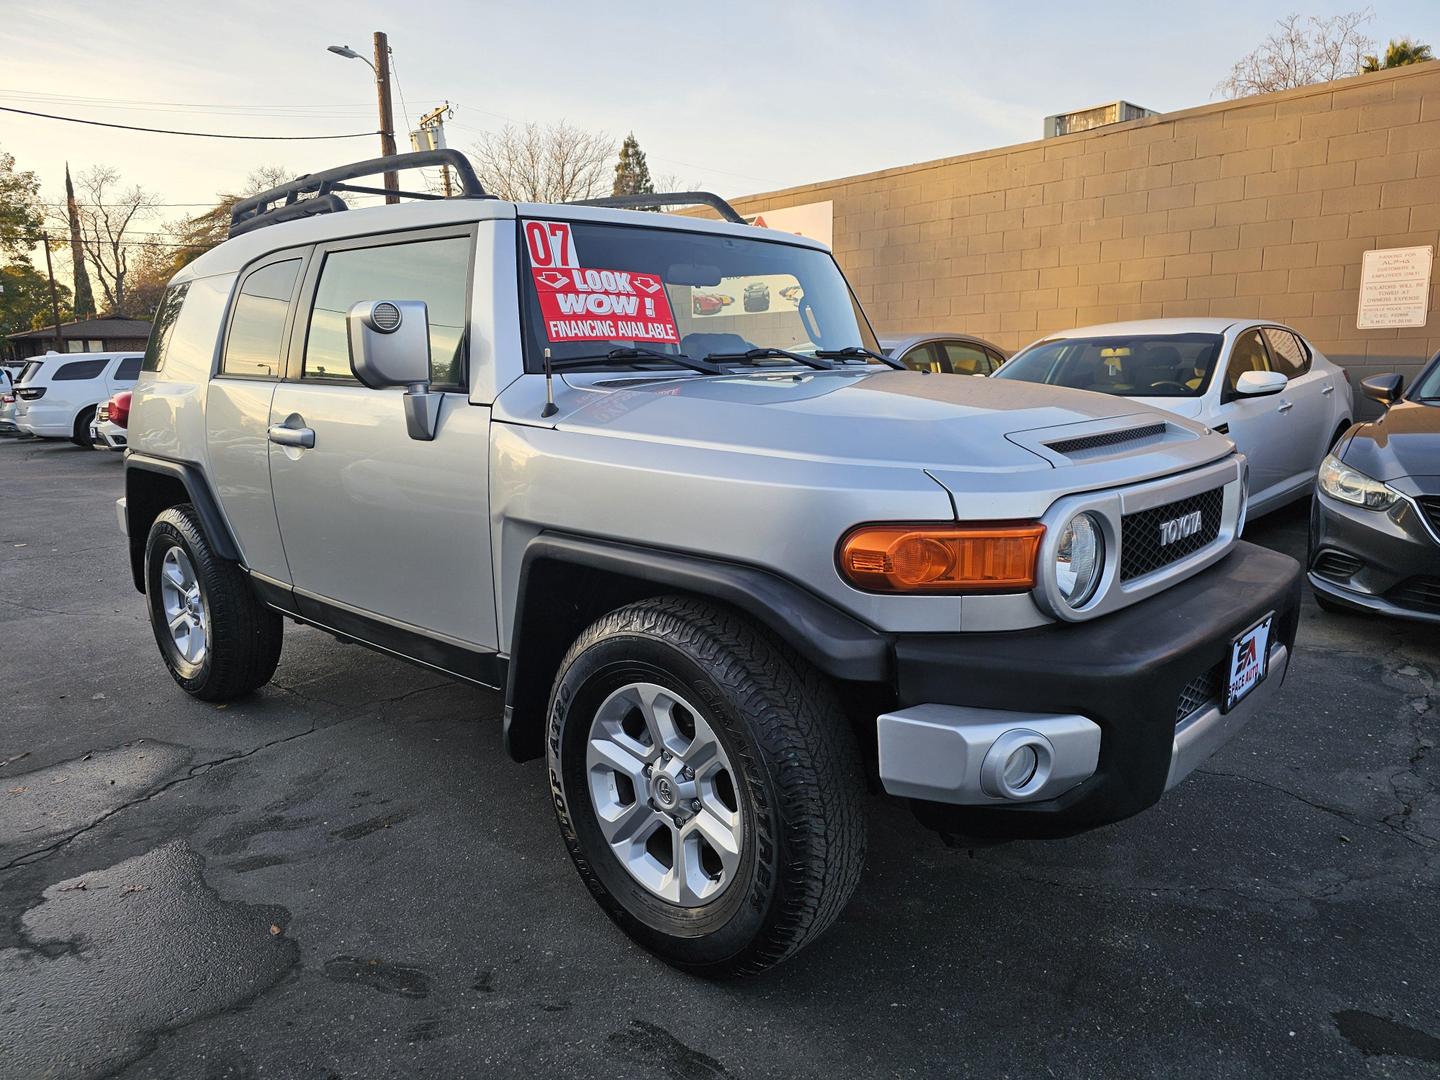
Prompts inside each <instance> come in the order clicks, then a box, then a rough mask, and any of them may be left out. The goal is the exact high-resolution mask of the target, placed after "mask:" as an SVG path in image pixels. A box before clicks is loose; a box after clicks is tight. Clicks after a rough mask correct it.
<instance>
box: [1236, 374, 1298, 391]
mask: <svg viewBox="0 0 1440 1080" xmlns="http://www.w3.org/2000/svg"><path fill="white" fill-rule="evenodd" d="M1289 382H1290V380H1289V378H1287V377H1286V376H1285V375H1282V374H1281V373H1280V372H1278V371H1242V372H1241V373H1240V377H1239V378H1238V379H1236V380H1235V394H1236V396H1237V397H1267V396H1268V395H1270V394H1278V393H1280V391H1281V390H1284V389H1285V386H1286V384H1287V383H1289Z"/></svg>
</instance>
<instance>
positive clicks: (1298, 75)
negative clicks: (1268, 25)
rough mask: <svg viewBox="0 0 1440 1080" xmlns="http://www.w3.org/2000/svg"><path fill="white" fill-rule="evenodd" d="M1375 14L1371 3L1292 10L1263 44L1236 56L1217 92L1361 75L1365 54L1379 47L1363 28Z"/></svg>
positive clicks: (1235, 93)
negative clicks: (1324, 14) (1326, 10)
mask: <svg viewBox="0 0 1440 1080" xmlns="http://www.w3.org/2000/svg"><path fill="white" fill-rule="evenodd" d="M1373 18H1375V12H1374V10H1373V9H1371V8H1368V7H1366V8H1362V9H1360V10H1359V11H1350V12H1346V13H1345V14H1343V15H1331V16H1330V17H1328V18H1321V17H1320V16H1318V15H1289V16H1287V17H1285V18H1283V19H1281V20H1280V21H1279V22H1277V23H1276V24H1275V26H1276V29H1275V32H1274V33H1272V34H1271V35H1270V36H1269V37H1267V38H1266V39H1265V40H1264V41H1262V42H1261V43H1260V47H1259V48H1257V49H1256V50H1255V51H1254V52H1252V53H1250V54H1249V55H1247V56H1243V57H1241V58H1240V59H1239V60H1237V61H1235V66H1234V67H1232V68H1231V69H1230V75H1229V77H1228V78H1226V79H1224V80H1223V81H1222V82H1220V84H1219V85H1218V86H1216V87H1215V91H1216V93H1218V94H1220V95H1221V96H1223V97H1227V98H1238V97H1248V96H1249V95H1251V94H1268V93H1270V92H1271V91H1274V90H1291V89H1293V88H1295V87H1297V86H1309V85H1310V84H1312V83H1318V82H1329V81H1330V80H1332V79H1343V78H1346V77H1347V76H1350V75H1356V74H1359V72H1360V65H1361V63H1362V61H1363V60H1364V58H1365V54H1366V53H1367V52H1368V51H1369V50H1371V49H1373V48H1374V47H1375V42H1374V40H1372V39H1371V38H1370V37H1368V36H1366V34H1365V33H1364V32H1363V31H1362V29H1361V28H1362V27H1363V26H1364V25H1365V24H1366V23H1368V22H1370V21H1371V20H1372V19H1373Z"/></svg>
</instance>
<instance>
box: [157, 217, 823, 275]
mask: <svg viewBox="0 0 1440 1080" xmlns="http://www.w3.org/2000/svg"><path fill="white" fill-rule="evenodd" d="M517 217H526V218H547V217H548V218H555V219H557V220H564V221H596V222H606V223H609V224H615V225H631V226H639V227H641V228H647V229H683V230H686V231H687V232H708V233H716V234H718V235H721V236H738V237H744V238H747V239H752V240H778V241H780V242H782V243H786V244H798V245H801V246H803V247H811V248H819V249H820V250H821V251H829V250H830V249H829V248H828V247H826V246H825V245H824V244H822V243H820V242H819V241H818V240H810V239H807V238H806V237H803V236H797V235H795V234H794V233H788V232H785V231H783V230H781V229H758V228H756V227H755V226H753V225H737V224H735V223H734V222H729V221H713V220H709V219H706V218H692V217H684V216H681V215H678V214H655V213H650V212H648V211H642V210H616V209H614V208H612V207H608V206H577V205H575V204H574V203H562V204H549V203H513V202H505V201H503V200H500V199H463V198H462V199H432V200H413V201H410V202H401V203H398V204H395V205H380V206H365V207H361V208H359V209H356V210H345V211H337V212H335V213H331V214H317V215H316V216H315V217H309V218H300V219H298V220H296V221H282V222H278V223H276V224H274V225H266V226H264V227H263V228H259V229H255V230H253V231H251V232H247V233H243V234H242V235H240V236H237V237H235V238H234V239H232V240H226V241H225V242H224V243H223V244H221V245H219V246H218V247H215V248H211V249H210V250H209V251H207V252H206V253H205V254H203V255H201V256H200V257H199V258H198V259H196V260H195V261H194V262H192V263H189V264H188V265H186V266H185V267H184V268H183V269H181V271H180V272H179V273H178V274H176V275H175V280H176V281H186V280H189V279H191V278H202V277H213V276H214V275H216V274H229V273H234V272H236V271H238V270H239V269H240V268H241V267H243V266H245V265H246V264H248V263H250V262H252V261H254V260H255V259H258V258H260V257H262V256H264V255H268V254H269V253H270V252H272V251H279V250H282V249H284V248H290V247H299V246H303V245H305V244H321V243H326V242H328V241H331V240H343V239H346V238H348V237H352V236H367V235H376V234H380V233H387V232H401V231H404V230H407V229H423V228H429V227H433V226H437V225H455V224H464V223H467V222H471V221H492V220H496V219H514V218H517Z"/></svg>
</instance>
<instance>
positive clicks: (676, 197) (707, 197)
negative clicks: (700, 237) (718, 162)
mask: <svg viewBox="0 0 1440 1080" xmlns="http://www.w3.org/2000/svg"><path fill="white" fill-rule="evenodd" d="M570 205H571V206H613V207H616V208H617V209H621V210H651V209H654V208H655V207H657V206H708V207H710V208H711V209H712V210H715V211H717V212H718V213H719V214H720V216H721V217H723V218H724V219H725V220H726V221H733V222H734V223H735V224H736V225H748V224H749V222H747V221H746V220H745V219H744V218H743V217H741V216H740V215H739V213H737V212H736V210H735V208H734V207H733V206H731V205H730V204H729V203H728V202H726V201H725V200H724V199H722V198H721V197H720V196H719V195H712V194H711V193H710V192H708V191H664V192H656V193H653V194H645V195H607V196H606V197H605V198H603V199H576V200H575V201H574V202H572V203H570Z"/></svg>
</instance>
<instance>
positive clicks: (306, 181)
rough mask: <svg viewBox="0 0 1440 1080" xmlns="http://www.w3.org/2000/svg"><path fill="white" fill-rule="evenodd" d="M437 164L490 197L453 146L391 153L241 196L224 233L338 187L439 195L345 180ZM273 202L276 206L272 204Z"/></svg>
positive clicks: (314, 204) (325, 204) (328, 208)
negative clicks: (247, 195) (447, 168)
mask: <svg viewBox="0 0 1440 1080" xmlns="http://www.w3.org/2000/svg"><path fill="white" fill-rule="evenodd" d="M438 165H448V166H449V167H450V168H452V169H454V170H455V176H456V178H457V179H458V180H459V182H460V194H459V196H458V197H459V198H465V199H490V198H494V196H493V195H487V194H485V189H484V188H483V187H481V186H480V178H479V177H478V176H476V175H475V168H474V166H472V165H471V164H470V162H469V160H468V159H467V158H466V157H465V155H464V154H462V153H460V151H458V150H450V149H443V150H420V151H417V152H416V153H413V154H391V155H389V156H388V157H378V158H371V159H370V160H369V161H357V162H355V163H354V164H351V165H341V166H340V167H339V168H337V169H327V170H326V171H325V172H318V173H307V174H306V175H305V176H301V177H298V178H297V179H295V180H291V181H290V182H289V183H288V184H281V185H280V186H279V187H276V188H271V189H270V190H269V191H262V192H261V193H260V194H259V195H252V196H251V197H250V198H248V199H241V200H240V201H239V202H237V203H236V204H235V206H234V207H233V208H232V209H231V211H230V235H231V236H239V235H241V234H242V233H247V232H251V231H252V230H254V229H260V228H264V227H265V226H266V225H275V224H278V223H280V222H282V221H293V220H295V219H296V218H302V217H311V216H312V215H315V214H331V213H334V212H336V211H338V210H344V209H346V206H345V203H344V201H343V200H342V199H341V198H340V196H339V195H338V194H336V193H337V192H341V191H350V192H354V193H356V194H358V195H398V196H399V197H401V198H402V199H442V198H444V196H443V195H436V194H433V193H432V192H428V191H387V190H386V189H385V188H383V187H369V186H365V185H360V184H350V183H346V181H348V180H354V179H356V178H357V177H361V176H377V175H379V174H380V173H386V172H399V171H400V170H401V169H420V168H425V167H426V166H438ZM301 195H313V196H314V198H310V199H301V198H300V196H301ZM276 203H278V204H279V205H272V204H276ZM732 212H733V211H732Z"/></svg>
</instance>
